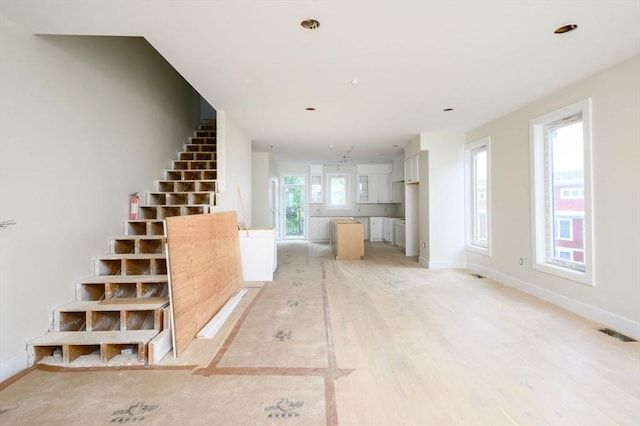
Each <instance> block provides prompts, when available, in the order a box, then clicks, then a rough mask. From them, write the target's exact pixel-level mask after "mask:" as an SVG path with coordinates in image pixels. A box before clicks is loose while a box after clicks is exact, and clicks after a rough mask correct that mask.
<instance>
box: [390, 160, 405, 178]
mask: <svg viewBox="0 0 640 426" xmlns="http://www.w3.org/2000/svg"><path fill="white" fill-rule="evenodd" d="M389 177H390V179H389V180H390V181H391V182H401V181H403V180H404V157H403V156H399V157H396V158H394V159H393V165H392V166H391V174H390V175H389Z"/></svg>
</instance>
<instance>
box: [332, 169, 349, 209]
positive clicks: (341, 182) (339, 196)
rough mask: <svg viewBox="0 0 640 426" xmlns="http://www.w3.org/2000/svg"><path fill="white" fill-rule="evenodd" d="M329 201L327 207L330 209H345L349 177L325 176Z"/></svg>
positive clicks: (346, 206)
mask: <svg viewBox="0 0 640 426" xmlns="http://www.w3.org/2000/svg"><path fill="white" fill-rule="evenodd" d="M327 184H328V186H329V188H328V189H329V191H328V193H329V199H328V200H327V207H328V208H330V209H346V208H348V204H349V176H348V175H342V174H329V175H327Z"/></svg>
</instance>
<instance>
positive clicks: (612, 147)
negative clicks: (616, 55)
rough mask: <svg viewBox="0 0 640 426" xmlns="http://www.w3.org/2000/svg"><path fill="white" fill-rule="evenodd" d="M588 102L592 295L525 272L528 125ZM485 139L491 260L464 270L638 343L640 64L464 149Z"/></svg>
mask: <svg viewBox="0 0 640 426" xmlns="http://www.w3.org/2000/svg"><path fill="white" fill-rule="evenodd" d="M588 97H591V98H592V128H593V133H592V158H593V169H592V170H593V200H594V206H593V207H594V209H593V216H594V221H595V222H594V230H595V235H594V245H595V250H594V251H595V256H594V259H595V286H593V287H592V286H588V285H584V284H580V283H577V282H574V281H570V280H566V279H562V278H558V277H554V276H551V275H548V274H545V273H542V272H540V271H536V270H534V269H532V267H531V261H532V241H531V212H530V204H531V203H530V190H531V182H530V156H529V120H531V119H533V118H535V117H538V116H541V115H543V114H545V113H548V112H552V111H554V110H556V109H559V108H561V107H564V106H566V105H569V104H572V103H574V102H577V101H580V100H583V99H586V98H588ZM485 136H490V137H491V155H492V158H491V167H492V170H491V178H492V187H491V191H492V192H491V203H492V204H491V207H492V216H491V220H492V223H491V226H492V235H491V239H492V250H493V255H492V257H486V256H483V255H480V254H477V253H471V252H469V253H468V262H469V267H471V268H474V269H476V270H478V271H482V272H484V273H485V274H486V275H488V276H492V277H494V278H498V279H500V280H501V281H503V282H505V283H507V284H510V285H512V286H515V287H518V288H521V289H523V290H525V291H528V292H530V293H532V294H535V295H537V296H539V297H542V298H544V299H546V300H549V301H552V302H553V303H556V304H559V305H561V306H564V307H565V308H568V309H570V310H572V311H574V312H577V313H579V314H581V315H584V316H587V317H590V318H592V319H595V320H596V321H599V322H602V323H604V324H605V325H607V326H609V327H613V328H616V329H618V331H621V332H623V333H626V334H630V335H632V336H634V337H635V338H640V303H639V302H640V227H639V224H640V195H639V194H640V189H639V188H640V167H638V164H637V163H638V159H640V56H637V57H635V58H633V59H631V60H629V61H627V62H624V63H622V64H619V65H618V66H615V67H613V68H610V69H608V70H605V71H603V72H601V73H599V74H596V75H594V76H592V77H590V78H587V79H585V80H582V81H580V82H577V83H575V84H573V85H571V86H569V87H566V88H565V89H562V90H559V91H557V92H555V93H552V94H549V95H548V96H545V97H543V98H542V99H540V100H538V101H537V102H534V103H532V104H530V105H527V106H526V107H524V108H522V109H520V110H518V111H516V112H514V113H512V114H510V115H507V116H505V117H502V118H500V119H498V120H496V121H493V122H491V123H488V124H486V125H483V126H482V127H480V128H478V129H475V130H473V131H471V132H469V133H468V134H467V136H466V141H467V143H471V142H473V141H476V140H478V139H480V138H482V137H485ZM520 257H523V258H524V259H525V262H524V265H523V266H519V264H518V258H520Z"/></svg>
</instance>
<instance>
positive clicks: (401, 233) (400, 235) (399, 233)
mask: <svg viewBox="0 0 640 426" xmlns="http://www.w3.org/2000/svg"><path fill="white" fill-rule="evenodd" d="M395 228H396V245H397V246H398V248H399V249H400V250H402V251H404V250H405V246H406V244H405V241H406V237H405V228H406V225H405V221H404V219H395Z"/></svg>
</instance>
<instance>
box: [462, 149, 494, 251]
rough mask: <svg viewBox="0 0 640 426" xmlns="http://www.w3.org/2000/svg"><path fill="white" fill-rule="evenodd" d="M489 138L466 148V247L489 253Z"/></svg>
mask: <svg viewBox="0 0 640 426" xmlns="http://www.w3.org/2000/svg"><path fill="white" fill-rule="evenodd" d="M489 143H490V140H489V138H484V139H482V140H480V141H478V142H475V143H473V144H471V145H469V146H468V147H467V149H466V162H467V165H466V170H467V179H466V181H467V182H466V188H467V190H466V194H467V196H466V197H467V209H466V210H467V248H471V249H473V250H479V251H480V252H483V253H485V254H491V253H490V250H489V249H490V245H489V238H490V235H489V231H490V226H489V224H490V222H489V204H490V196H489V190H490V188H489Z"/></svg>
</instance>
